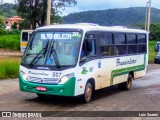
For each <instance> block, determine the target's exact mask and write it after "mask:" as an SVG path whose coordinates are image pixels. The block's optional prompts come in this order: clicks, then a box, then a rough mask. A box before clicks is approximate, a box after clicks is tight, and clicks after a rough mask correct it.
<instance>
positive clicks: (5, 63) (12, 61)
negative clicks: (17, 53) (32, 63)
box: [0, 58, 20, 79]
mask: <svg viewBox="0 0 160 120" xmlns="http://www.w3.org/2000/svg"><path fill="white" fill-rule="evenodd" d="M19 65H20V59H17V58H3V59H0V79H6V78H17V77H18V71H19Z"/></svg>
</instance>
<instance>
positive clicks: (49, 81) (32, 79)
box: [28, 76, 58, 84]
mask: <svg viewBox="0 0 160 120" xmlns="http://www.w3.org/2000/svg"><path fill="white" fill-rule="evenodd" d="M28 81H30V82H35V83H47V84H57V83H58V78H43V79H42V78H37V77H30V76H29V77H28Z"/></svg>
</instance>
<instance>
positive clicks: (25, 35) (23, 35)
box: [22, 32, 28, 41]
mask: <svg viewBox="0 0 160 120" xmlns="http://www.w3.org/2000/svg"><path fill="white" fill-rule="evenodd" d="M22 41H28V32H23V33H22Z"/></svg>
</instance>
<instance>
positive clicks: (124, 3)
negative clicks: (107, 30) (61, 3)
mask: <svg viewBox="0 0 160 120" xmlns="http://www.w3.org/2000/svg"><path fill="white" fill-rule="evenodd" d="M3 1H4V2H6V3H13V1H14V0H3ZM148 1H149V0H77V2H78V4H77V5H76V6H74V7H68V8H66V9H65V10H64V12H63V15H67V14H69V13H74V12H82V11H88V10H105V9H114V8H128V7H145V6H146V3H147V2H148ZM151 3H152V4H151V6H152V7H154V8H159V9H160V0H151Z"/></svg>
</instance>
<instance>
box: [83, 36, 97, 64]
mask: <svg viewBox="0 0 160 120" xmlns="http://www.w3.org/2000/svg"><path fill="white" fill-rule="evenodd" d="M95 56H96V50H95V39H85V41H84V43H83V46H82V50H81V60H80V61H81V62H84V61H86V60H88V59H91V58H92V57H95Z"/></svg>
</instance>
